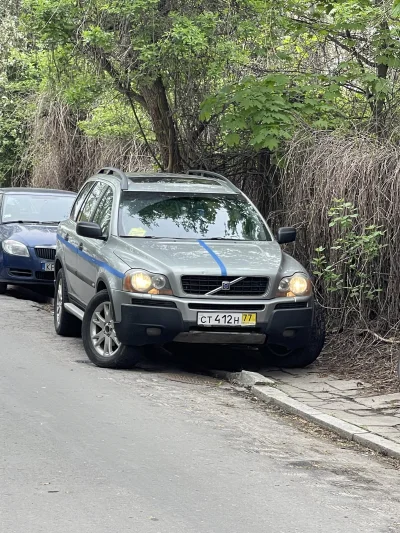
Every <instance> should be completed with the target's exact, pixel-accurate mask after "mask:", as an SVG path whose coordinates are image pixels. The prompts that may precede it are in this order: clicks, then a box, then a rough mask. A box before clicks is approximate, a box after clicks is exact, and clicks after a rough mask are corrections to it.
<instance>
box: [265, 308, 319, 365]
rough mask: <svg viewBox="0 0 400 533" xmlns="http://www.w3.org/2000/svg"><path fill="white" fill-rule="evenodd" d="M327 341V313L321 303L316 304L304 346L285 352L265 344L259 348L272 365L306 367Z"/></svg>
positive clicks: (267, 361) (266, 360) (315, 357)
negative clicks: (308, 336)
mask: <svg viewBox="0 0 400 533" xmlns="http://www.w3.org/2000/svg"><path fill="white" fill-rule="evenodd" d="M324 342H325V315H324V310H323V308H322V307H321V306H320V305H316V307H315V312H314V322H313V325H312V328H311V332H310V338H309V342H308V344H307V345H306V346H304V347H303V348H299V349H297V350H293V351H291V352H289V353H288V352H285V351H284V350H280V349H279V347H278V346H277V347H273V346H271V347H269V346H268V345H267V346H263V347H262V348H259V350H260V351H261V353H262V354H263V356H264V357H265V362H266V363H267V364H268V365H270V366H276V367H279V368H304V367H306V366H308V365H311V363H313V362H314V361H315V360H316V359H317V357H318V356H319V354H320V353H321V351H322V348H323V347H324ZM280 352H281V353H280Z"/></svg>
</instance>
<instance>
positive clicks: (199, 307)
mask: <svg viewBox="0 0 400 533" xmlns="http://www.w3.org/2000/svg"><path fill="white" fill-rule="evenodd" d="M188 307H189V309H194V310H196V311H264V309H265V306H264V305H240V304H239V305H237V304H234V305H230V304H209V303H206V304H189V305H188Z"/></svg>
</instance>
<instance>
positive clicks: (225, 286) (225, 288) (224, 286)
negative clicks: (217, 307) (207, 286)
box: [222, 281, 231, 291]
mask: <svg viewBox="0 0 400 533" xmlns="http://www.w3.org/2000/svg"><path fill="white" fill-rule="evenodd" d="M230 289H231V284H230V283H229V281H223V282H222V290H223V291H229V290H230Z"/></svg>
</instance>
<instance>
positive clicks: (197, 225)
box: [119, 191, 271, 241]
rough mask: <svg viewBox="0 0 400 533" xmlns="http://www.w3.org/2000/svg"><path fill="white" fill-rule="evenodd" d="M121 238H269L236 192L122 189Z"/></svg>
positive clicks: (258, 217)
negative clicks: (125, 190) (176, 191)
mask: <svg viewBox="0 0 400 533" xmlns="http://www.w3.org/2000/svg"><path fill="white" fill-rule="evenodd" d="M119 235H120V236H121V237H142V238H151V237H153V238H162V237H164V238H171V239H221V240H225V239H226V240H241V241H270V240H271V236H270V234H269V232H268V230H267V228H266V226H265V224H264V222H263V221H262V219H261V217H260V216H259V215H258V213H257V212H256V211H255V210H254V208H253V207H252V205H251V204H249V203H248V202H247V201H246V200H245V199H243V198H241V197H240V196H236V195H218V196H214V195H209V194H197V195H190V196H188V195H187V194H186V193H172V192H170V193H162V192H156V193H154V192H136V191H135V192H125V193H123V196H122V198H121V203H120V215H119Z"/></svg>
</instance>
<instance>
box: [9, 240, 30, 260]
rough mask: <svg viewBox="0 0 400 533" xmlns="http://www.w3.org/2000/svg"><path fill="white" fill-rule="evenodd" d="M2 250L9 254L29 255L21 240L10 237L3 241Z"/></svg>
mask: <svg viewBox="0 0 400 533" xmlns="http://www.w3.org/2000/svg"><path fill="white" fill-rule="evenodd" d="M3 250H4V251H5V252H7V253H8V254H10V255H20V256H22V257H29V250H28V248H27V247H26V246H25V244H22V242H18V241H13V240H11V239H7V240H6V241H3Z"/></svg>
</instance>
